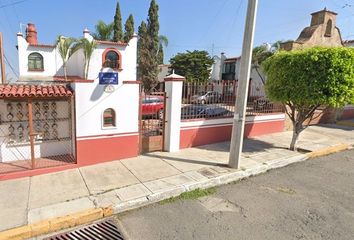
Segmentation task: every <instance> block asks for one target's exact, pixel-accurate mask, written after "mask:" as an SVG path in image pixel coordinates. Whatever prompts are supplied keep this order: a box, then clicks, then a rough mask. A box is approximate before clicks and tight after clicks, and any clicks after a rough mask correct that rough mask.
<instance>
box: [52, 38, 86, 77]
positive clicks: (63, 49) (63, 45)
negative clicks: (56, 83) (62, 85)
mask: <svg viewBox="0 0 354 240" xmlns="http://www.w3.org/2000/svg"><path fill="white" fill-rule="evenodd" d="M56 45H57V46H58V51H59V55H60V57H61V59H62V60H63V70H64V78H65V80H68V77H67V75H68V74H67V64H68V61H69V58H70V57H71V56H72V55H73V54H74V53H75V52H76V51H77V50H79V48H80V46H79V44H78V41H77V40H76V39H75V38H71V37H69V38H66V37H64V36H59V37H58V38H57V41H56Z"/></svg>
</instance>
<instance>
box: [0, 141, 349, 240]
mask: <svg viewBox="0 0 354 240" xmlns="http://www.w3.org/2000/svg"><path fill="white" fill-rule="evenodd" d="M349 148H350V145H349V144H344V143H341V144H337V145H335V146H331V147H327V148H323V149H320V150H317V151H314V152H311V153H306V154H299V155H296V156H293V157H290V158H279V159H275V160H272V161H269V162H266V163H264V164H260V165H258V166H256V167H254V168H250V169H245V170H236V171H232V172H229V173H227V174H223V175H218V176H215V177H213V178H209V179H207V180H205V181H201V182H195V183H190V184H185V185H181V186H176V187H174V188H171V189H169V190H165V191H161V192H157V193H152V194H150V195H148V196H145V197H140V198H136V199H133V200H130V201H126V202H121V203H119V204H117V205H114V206H109V207H105V208H91V209H87V210H85V211H81V212H77V213H74V214H69V215H66V216H63V217H57V218H52V219H47V220H44V221H40V222H36V223H32V224H29V225H26V226H22V227H18V228H13V229H9V230H5V231H3V232H0V240H5V239H6V240H7V239H11V240H17V239H27V238H33V237H37V236H40V235H45V234H48V233H51V232H57V231H60V230H63V229H67V228H72V227H76V226H80V225H83V224H87V223H91V222H93V221H96V220H99V219H102V218H104V217H109V216H111V215H113V214H119V213H123V212H126V211H129V210H133V209H136V208H139V207H143V206H146V205H149V204H153V203H157V202H160V201H162V200H165V199H168V198H171V197H176V196H178V195H180V194H181V193H183V192H188V191H192V190H195V189H197V188H200V189H206V188H210V187H216V186H220V185H225V184H229V183H232V182H235V181H239V180H241V179H244V178H248V177H251V176H255V175H259V174H262V173H265V172H267V171H269V170H272V169H277V168H281V167H285V166H288V165H290V164H293V163H297V162H302V161H305V160H307V159H309V158H315V157H320V156H325V155H328V154H331V153H336V152H340V151H343V150H347V149H349Z"/></svg>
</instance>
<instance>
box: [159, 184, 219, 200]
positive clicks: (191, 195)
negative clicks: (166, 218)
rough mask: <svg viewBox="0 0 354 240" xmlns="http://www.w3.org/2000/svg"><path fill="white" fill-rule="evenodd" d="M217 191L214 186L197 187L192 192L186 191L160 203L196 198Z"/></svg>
mask: <svg viewBox="0 0 354 240" xmlns="http://www.w3.org/2000/svg"><path fill="white" fill-rule="evenodd" d="M214 193H216V188H215V187H212V188H207V189H200V188H197V189H195V190H193V191H190V192H184V193H182V194H181V195H179V196H177V197H171V198H168V199H165V200H162V201H161V202H159V203H160V204H166V203H173V202H175V201H177V200H194V199H197V198H200V197H205V196H208V195H211V194H214Z"/></svg>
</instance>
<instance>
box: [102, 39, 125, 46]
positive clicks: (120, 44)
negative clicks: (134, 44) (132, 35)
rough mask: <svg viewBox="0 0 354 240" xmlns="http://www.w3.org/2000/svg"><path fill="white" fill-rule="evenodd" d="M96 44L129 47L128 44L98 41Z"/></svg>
mask: <svg viewBox="0 0 354 240" xmlns="http://www.w3.org/2000/svg"><path fill="white" fill-rule="evenodd" d="M96 42H97V43H99V44H108V45H117V46H127V45H128V43H123V42H112V41H103V40H96Z"/></svg>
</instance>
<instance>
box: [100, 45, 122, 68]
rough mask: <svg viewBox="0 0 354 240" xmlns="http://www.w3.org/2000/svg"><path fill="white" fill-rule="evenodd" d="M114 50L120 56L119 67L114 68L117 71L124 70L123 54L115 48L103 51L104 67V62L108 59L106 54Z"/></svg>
mask: <svg viewBox="0 0 354 240" xmlns="http://www.w3.org/2000/svg"><path fill="white" fill-rule="evenodd" d="M110 51H113V52H115V53H117V54H118V56H119V64H118V68H113V70H116V71H122V70H123V69H122V54H121V53H120V52H119V51H118V50H117V49H115V48H107V49H106V50H104V52H103V53H102V67H104V63H105V61H106V55H107V53H108V52H110Z"/></svg>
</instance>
